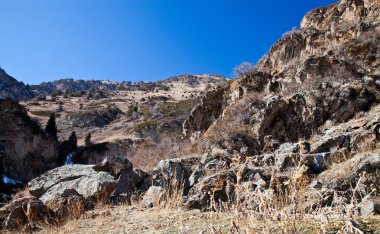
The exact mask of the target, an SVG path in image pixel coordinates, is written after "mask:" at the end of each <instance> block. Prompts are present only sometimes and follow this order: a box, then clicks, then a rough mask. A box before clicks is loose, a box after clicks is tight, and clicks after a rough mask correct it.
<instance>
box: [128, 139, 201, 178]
mask: <svg viewBox="0 0 380 234" xmlns="http://www.w3.org/2000/svg"><path fill="white" fill-rule="evenodd" d="M201 146H202V143H201V142H200V141H198V142H194V143H192V142H191V141H190V140H189V139H182V138H181V137H178V136H177V137H169V136H163V137H161V139H160V141H159V142H158V143H145V144H141V145H140V146H139V147H138V148H137V149H136V150H134V152H132V153H131V154H130V156H129V157H128V159H129V160H131V162H132V163H133V165H134V167H136V168H140V169H143V170H146V171H150V170H152V169H153V168H154V167H155V166H156V165H157V164H158V162H160V161H161V160H164V159H171V158H181V157H184V156H189V155H195V154H198V153H200V152H201V148H200V147H201Z"/></svg>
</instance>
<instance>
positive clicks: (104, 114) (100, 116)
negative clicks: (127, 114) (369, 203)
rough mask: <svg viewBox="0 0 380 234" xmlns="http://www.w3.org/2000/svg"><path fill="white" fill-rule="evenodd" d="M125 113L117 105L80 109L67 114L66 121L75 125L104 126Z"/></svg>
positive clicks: (81, 126)
mask: <svg viewBox="0 0 380 234" xmlns="http://www.w3.org/2000/svg"><path fill="white" fill-rule="evenodd" d="M122 114H123V112H122V111H121V110H119V109H118V108H116V107H108V108H103V109H98V110H92V111H79V112H77V113H73V114H69V115H67V116H66V119H65V121H64V122H65V123H67V124H69V125H71V126H75V127H80V128H84V127H104V126H105V125H107V124H109V123H111V122H112V121H114V120H116V119H117V118H118V117H120V116H121V115H122Z"/></svg>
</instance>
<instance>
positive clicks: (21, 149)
mask: <svg viewBox="0 0 380 234" xmlns="http://www.w3.org/2000/svg"><path fill="white" fill-rule="evenodd" d="M0 123H1V125H0V172H1V174H4V175H6V176H8V177H10V178H12V179H16V180H18V181H21V182H27V181H29V180H31V179H33V178H35V177H37V176H39V175H40V174H42V173H43V172H45V171H47V170H49V169H52V168H54V167H56V166H57V164H56V159H57V154H56V149H55V143H54V142H53V140H52V139H51V138H49V137H48V136H47V135H46V134H45V132H44V131H43V130H41V128H40V127H39V125H38V124H37V122H35V121H33V120H32V119H31V118H30V117H29V116H28V115H27V112H26V110H25V108H24V107H22V106H21V105H19V104H18V103H17V102H15V101H12V100H0Z"/></svg>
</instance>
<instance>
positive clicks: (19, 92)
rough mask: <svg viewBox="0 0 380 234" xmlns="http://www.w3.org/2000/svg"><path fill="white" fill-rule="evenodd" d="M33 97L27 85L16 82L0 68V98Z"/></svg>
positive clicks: (18, 98)
mask: <svg viewBox="0 0 380 234" xmlns="http://www.w3.org/2000/svg"><path fill="white" fill-rule="evenodd" d="M32 97H33V93H32V92H31V91H30V88H29V86H28V85H25V84H24V83H23V82H18V81H17V80H16V79H15V78H13V77H11V76H9V75H8V74H7V73H6V72H5V71H4V70H3V69H2V68H0V98H12V99H17V100H20V99H29V98H32Z"/></svg>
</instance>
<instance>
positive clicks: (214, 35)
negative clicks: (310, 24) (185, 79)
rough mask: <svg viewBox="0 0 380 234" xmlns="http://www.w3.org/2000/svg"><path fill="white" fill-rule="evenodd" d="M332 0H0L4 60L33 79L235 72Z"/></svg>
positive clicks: (12, 72)
mask: <svg viewBox="0 0 380 234" xmlns="http://www.w3.org/2000/svg"><path fill="white" fill-rule="evenodd" d="M333 2H335V1H332V0H292V1H283V0H265V1H255V0H219V1H217V0H54V1H52V0H33V1H32V0H0V10H1V11H0V30H1V33H0V66H1V67H2V68H3V69H5V70H6V71H7V72H8V73H9V74H10V75H12V76H13V77H15V78H16V79H18V80H21V81H24V82H26V83H29V84H37V83H40V82H43V81H51V80H56V79H61V78H75V79H109V80H114V81H153V80H160V79H165V78H167V77H170V76H175V75H180V74H201V73H210V74H220V75H224V76H227V77H228V76H230V74H231V71H232V69H233V67H234V66H235V65H237V64H239V63H241V62H243V61H250V62H253V63H255V62H256V61H257V60H258V59H260V58H261V57H262V56H263V55H264V54H265V53H267V52H268V50H269V48H270V46H271V45H272V44H273V43H274V42H276V41H277V40H278V39H279V38H280V37H281V35H282V34H283V33H284V32H286V31H289V30H290V29H291V28H292V27H295V26H296V27H299V24H300V21H301V19H302V17H303V15H304V14H306V13H307V12H308V11H310V10H311V9H313V8H315V7H318V6H324V5H328V4H331V3H333Z"/></svg>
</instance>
